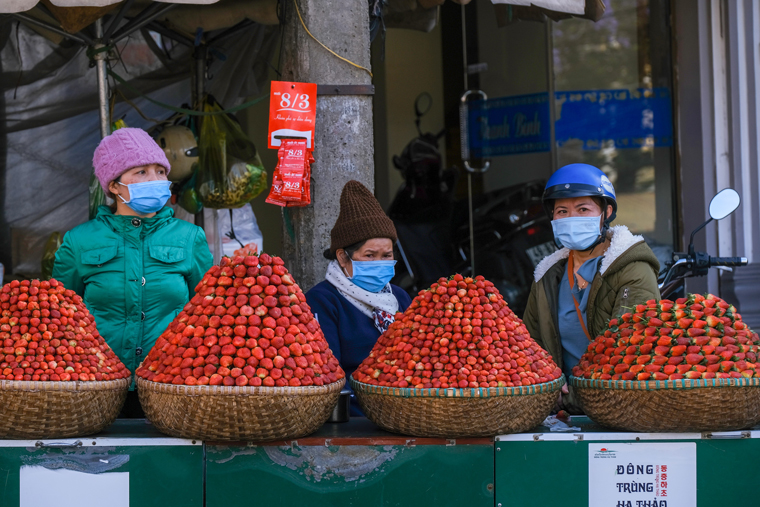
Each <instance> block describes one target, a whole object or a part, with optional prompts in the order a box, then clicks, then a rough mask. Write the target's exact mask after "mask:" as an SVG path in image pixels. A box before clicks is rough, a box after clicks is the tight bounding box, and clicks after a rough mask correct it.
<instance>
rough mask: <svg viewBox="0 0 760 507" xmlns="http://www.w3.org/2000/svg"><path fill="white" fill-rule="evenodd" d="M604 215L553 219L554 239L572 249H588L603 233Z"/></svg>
mask: <svg viewBox="0 0 760 507" xmlns="http://www.w3.org/2000/svg"><path fill="white" fill-rule="evenodd" d="M601 222H602V216H601V215H599V216H598V217H567V218H560V219H559V220H552V229H553V230H554V239H555V240H556V241H557V243H559V245H560V246H564V247H567V248H569V249H570V250H578V251H581V252H582V251H584V250H588V249H589V248H590V247H591V245H593V244H594V241H596V240H597V239H599V235H600V234H601V232H602V230H601V226H600V224H601Z"/></svg>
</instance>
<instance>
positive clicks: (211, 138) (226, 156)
mask: <svg viewBox="0 0 760 507" xmlns="http://www.w3.org/2000/svg"><path fill="white" fill-rule="evenodd" d="M203 110H204V111H205V112H207V113H210V112H219V111H222V108H221V106H220V105H219V104H218V103H217V102H216V100H214V99H213V98H212V97H210V96H209V97H207V99H206V101H205V103H204V105H203ZM198 148H199V155H200V166H199V167H198V173H197V180H196V185H195V188H196V190H197V192H198V197H199V199H200V201H201V202H202V203H203V205H204V206H206V207H208V208H216V209H220V208H239V207H241V206H243V205H244V204H246V203H248V202H250V201H251V200H252V199H253V198H254V197H256V196H257V195H259V194H260V193H261V192H263V191H264V189H265V188H266V184H267V172H266V170H265V169H264V166H263V165H262V163H261V159H260V158H259V154H258V152H257V151H256V147H255V146H254V144H253V143H252V142H251V141H250V140H249V139H248V138H247V137H246V135H245V134H244V133H243V130H242V129H241V128H240V126H239V125H238V124H237V123H236V122H235V121H233V120H232V119H231V118H230V117H229V116H227V115H226V114H215V115H212V116H206V117H204V118H203V120H202V122H201V135H200V140H199V142H198Z"/></svg>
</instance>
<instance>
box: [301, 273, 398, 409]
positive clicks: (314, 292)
mask: <svg viewBox="0 0 760 507" xmlns="http://www.w3.org/2000/svg"><path fill="white" fill-rule="evenodd" d="M391 290H392V291H393V295H394V296H396V299H397V300H398V310H399V311H400V312H403V311H404V310H406V309H407V308H408V307H409V305H410V304H411V303H412V299H411V298H410V297H409V294H407V293H406V292H404V290H403V289H401V288H400V287H396V286H395V285H391ZM306 302H307V303H309V306H310V307H311V312H312V313H313V314H314V315H316V317H317V320H319V325H320V327H321V328H322V332H323V333H324V334H325V338H326V339H327V343H328V344H329V345H330V349H331V350H332V352H333V354H335V357H336V358H337V359H338V361H339V362H340V366H341V367H342V368H343V370H344V371H345V372H346V379H348V376H349V375H350V374H352V373H353V372H354V370H356V368H357V367H358V366H359V365H360V364H361V362H362V361H364V360H365V359H366V358H367V356H369V353H370V352H371V351H372V347H374V346H375V342H377V339H378V338H380V331H378V330H377V328H376V327H375V322H374V320H373V319H371V318H369V317H367V316H366V315H364V314H363V313H362V312H360V311H359V309H358V308H356V307H355V306H354V305H353V304H351V302H349V301H348V300H347V299H346V298H344V297H343V295H342V294H341V293H340V292H338V289H336V288H335V287H334V286H333V285H332V284H331V283H330V282H328V281H326V280H325V281H324V282H321V283H319V284H317V285H315V286H314V287H313V288H312V289H311V290H310V291H309V292H307V293H306ZM346 387H350V386H349V385H348V384H346ZM351 401H352V410H351V412H352V415H356V408H357V406H356V403H355V401H354V400H353V397H352V400H351Z"/></svg>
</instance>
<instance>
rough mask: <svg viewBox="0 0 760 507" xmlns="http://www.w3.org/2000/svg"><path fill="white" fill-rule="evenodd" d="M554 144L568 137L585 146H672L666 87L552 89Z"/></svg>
mask: <svg viewBox="0 0 760 507" xmlns="http://www.w3.org/2000/svg"><path fill="white" fill-rule="evenodd" d="M555 100H556V103H557V120H556V122H555V124H554V125H555V127H554V132H555V139H556V141H557V146H558V147H562V146H563V145H564V144H565V143H567V142H568V141H571V140H575V139H577V140H580V141H581V142H583V149H584V150H598V149H600V148H601V147H602V146H603V145H605V144H609V143H610V142H612V143H614V146H615V148H618V149H624V148H641V147H644V146H650V147H653V146H657V147H660V146H672V145H673V122H672V111H671V107H670V91H669V90H668V89H667V88H653V89H651V88H638V89H635V90H587V91H571V92H557V93H555Z"/></svg>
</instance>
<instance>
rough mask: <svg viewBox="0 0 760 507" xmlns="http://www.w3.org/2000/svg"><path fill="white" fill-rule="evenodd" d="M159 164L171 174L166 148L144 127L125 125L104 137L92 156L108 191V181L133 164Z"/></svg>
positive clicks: (107, 193)
mask: <svg viewBox="0 0 760 507" xmlns="http://www.w3.org/2000/svg"><path fill="white" fill-rule="evenodd" d="M150 164H158V165H160V166H163V167H165V168H166V174H169V171H170V170H171V166H170V165H169V160H167V158H166V154H165V153H164V151H163V150H162V149H161V148H160V147H159V146H158V144H156V141H154V140H153V138H151V137H150V136H149V135H148V133H147V132H145V131H144V130H143V129H137V128H123V129H119V130H115V131H114V132H113V133H112V134H111V135H110V136H107V137H104V138H103V140H102V141H100V144H99V145H98V147H97V148H95V154H94V155H93V157H92V165H93V167H94V168H95V177H96V178H98V181H99V182H100V186H101V187H103V191H104V192H105V193H106V195H111V192H109V190H108V184H109V183H111V182H112V181H113V180H115V179H116V178H118V177H119V176H121V175H122V174H124V173H125V172H126V171H128V170H130V169H132V168H133V167H139V166H143V165H150Z"/></svg>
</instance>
